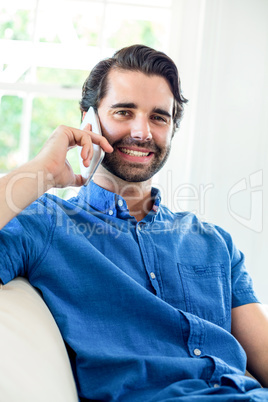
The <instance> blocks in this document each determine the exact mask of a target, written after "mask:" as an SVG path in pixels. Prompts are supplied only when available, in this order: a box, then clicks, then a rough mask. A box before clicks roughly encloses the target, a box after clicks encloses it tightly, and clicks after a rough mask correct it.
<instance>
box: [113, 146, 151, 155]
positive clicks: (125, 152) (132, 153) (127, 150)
mask: <svg viewBox="0 0 268 402" xmlns="http://www.w3.org/2000/svg"><path fill="white" fill-rule="evenodd" d="M120 151H122V152H124V154H127V155H132V156H148V155H149V153H150V152H140V151H133V150H132V149H126V148H121V149H120Z"/></svg>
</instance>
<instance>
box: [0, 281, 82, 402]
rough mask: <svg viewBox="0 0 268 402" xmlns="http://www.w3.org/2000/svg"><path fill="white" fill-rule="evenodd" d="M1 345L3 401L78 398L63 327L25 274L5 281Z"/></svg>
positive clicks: (0, 290) (0, 288)
mask: <svg viewBox="0 0 268 402" xmlns="http://www.w3.org/2000/svg"><path fill="white" fill-rule="evenodd" d="M0 345H1V346H0V347H1V358H0V373H1V375H0V390H1V397H0V399H1V401H5V402H18V401H20V402H48V401H57V402H77V401H78V397H77V392H76V387H75V382H74V378H73V375H72V370H71V366H70V362H69V358H68V355H67V352H66V349H65V345H64V342H63V340H62V338H61V335H60V332H59V329H58V327H57V325H56V323H55V321H54V319H53V317H52V315H51V313H50V311H49V310H48V308H47V306H46V305H45V303H44V302H43V300H42V298H41V297H40V295H39V293H38V292H37V291H36V290H35V289H34V288H33V287H32V286H31V285H30V284H29V282H28V281H27V280H25V279H23V278H16V279H14V280H13V281H11V282H9V283H8V284H6V285H1V284H0Z"/></svg>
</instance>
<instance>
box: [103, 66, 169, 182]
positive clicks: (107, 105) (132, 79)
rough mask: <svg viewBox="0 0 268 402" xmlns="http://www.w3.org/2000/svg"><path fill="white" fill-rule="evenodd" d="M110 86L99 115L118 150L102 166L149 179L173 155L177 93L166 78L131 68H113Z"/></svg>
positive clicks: (132, 177)
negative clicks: (174, 108)
mask: <svg viewBox="0 0 268 402" xmlns="http://www.w3.org/2000/svg"><path fill="white" fill-rule="evenodd" d="M107 89H108V90H107V94H106V96H105V97H104V98H103V99H102V100H101V102H100V106H99V108H98V114H99V117H100V121H101V126H102V132H103V135H104V136H105V137H106V138H107V140H108V141H109V143H110V144H111V145H112V146H113V147H114V151H113V153H111V154H106V155H105V157H104V160H103V162H102V166H103V167H104V168H105V169H106V170H108V172H110V173H112V174H113V175H115V176H117V177H119V178H120V179H123V180H125V181H128V182H142V181H146V180H148V179H150V178H151V177H152V176H153V175H154V174H155V173H156V172H158V171H159V170H160V169H161V167H162V166H163V165H164V163H165V162H166V160H167V158H168V155H169V151H170V145H171V144H170V143H171V138H172V133H173V119H172V110H173V102H174V97H173V94H172V92H171V90H170V88H169V85H168V83H167V81H166V80H165V79H164V78H163V77H160V76H157V75H152V76H148V75H145V74H143V73H141V72H136V71H128V70H111V71H110V73H109V76H108V86H107Z"/></svg>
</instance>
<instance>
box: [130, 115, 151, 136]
mask: <svg viewBox="0 0 268 402" xmlns="http://www.w3.org/2000/svg"><path fill="white" fill-rule="evenodd" d="M130 134H131V137H132V138H133V139H135V140H138V141H150V140H151V139H152V133H151V128H150V124H149V122H148V120H147V118H146V117H139V118H136V119H135V120H134V121H133V124H132V127H131V133H130Z"/></svg>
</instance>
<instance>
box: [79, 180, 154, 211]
mask: <svg viewBox="0 0 268 402" xmlns="http://www.w3.org/2000/svg"><path fill="white" fill-rule="evenodd" d="M151 194H152V197H153V198H154V205H153V208H152V210H151V212H150V213H149V214H153V215H156V214H157V213H158V208H159V205H160V202H161V195H160V190H158V189H157V188H155V187H152V191H151ZM78 197H79V198H80V199H82V200H83V201H84V202H86V203H87V204H89V205H90V206H91V207H92V208H94V209H95V210H97V211H100V212H102V213H105V214H107V215H110V216H118V215H122V211H128V209H127V203H126V201H125V200H124V198H123V197H121V196H120V195H118V194H116V193H113V192H111V191H108V190H106V189H104V188H102V187H100V186H98V185H97V184H96V183H94V181H90V183H89V184H88V185H87V186H83V187H82V188H81V190H80V191H79V193H78Z"/></svg>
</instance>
